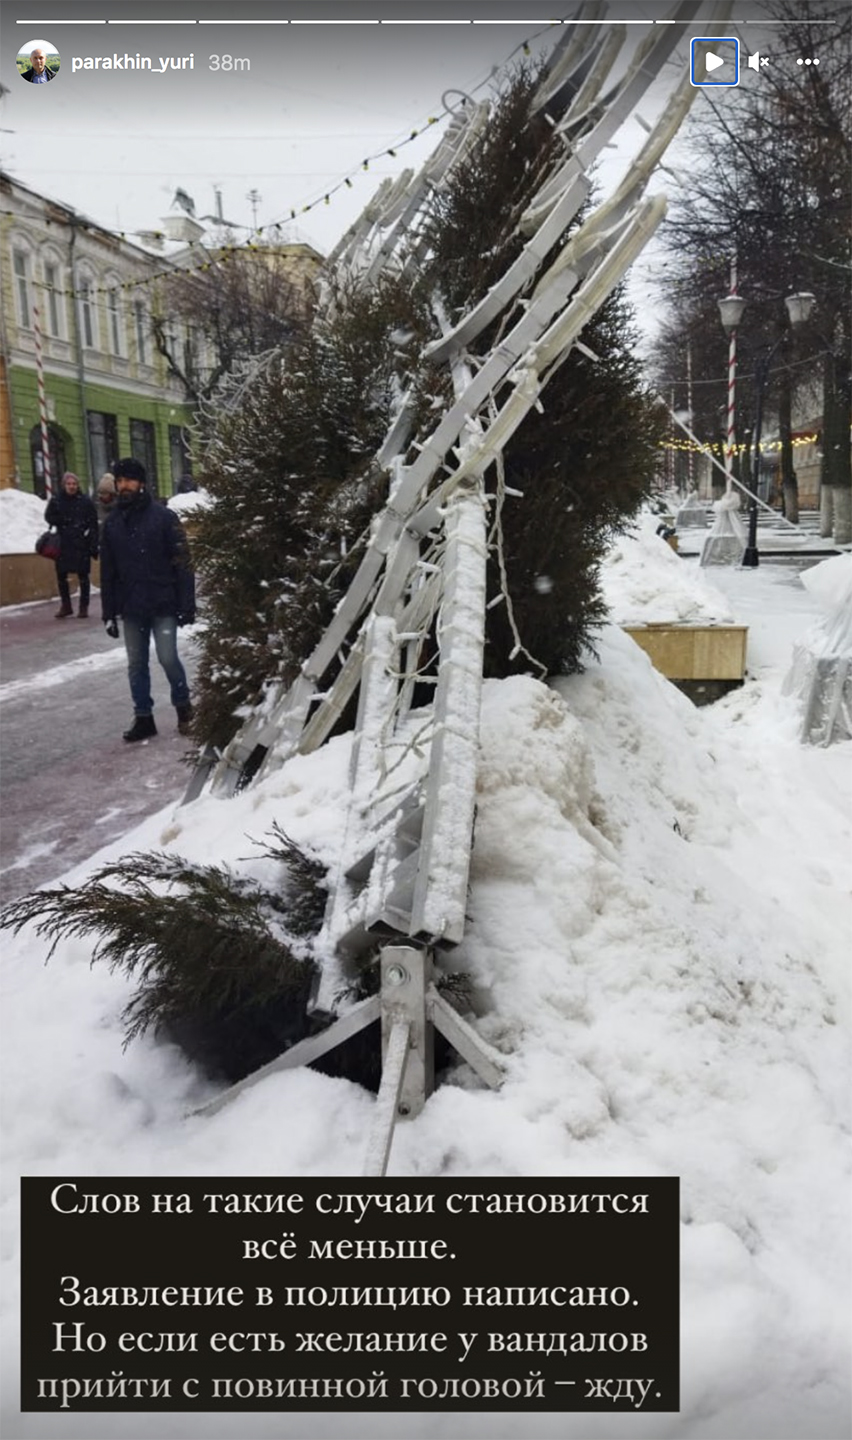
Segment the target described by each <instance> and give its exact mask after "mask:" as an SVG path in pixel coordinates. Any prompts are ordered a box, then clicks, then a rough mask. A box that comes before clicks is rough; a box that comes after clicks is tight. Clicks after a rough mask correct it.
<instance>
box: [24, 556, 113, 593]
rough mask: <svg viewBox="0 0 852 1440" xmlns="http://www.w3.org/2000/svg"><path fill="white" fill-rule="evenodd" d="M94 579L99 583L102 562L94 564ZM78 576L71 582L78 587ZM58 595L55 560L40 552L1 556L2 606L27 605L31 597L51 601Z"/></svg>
mask: <svg viewBox="0 0 852 1440" xmlns="http://www.w3.org/2000/svg"><path fill="white" fill-rule="evenodd" d="M91 581H92V584H93V585H98V584H99V583H100V565H99V563H98V561H97V560H95V561H94V562H93V564H92V570H91ZM76 586H77V580H76V576H75V577H74V578H73V579H72V581H71V587H72V591H74V590H76ZM57 594H58V591H57V588H56V569H55V567H54V564H53V561H52V560H43V559H42V557H41V556H40V555H35V554H33V555H0V605H25V604H26V603H27V602H28V601H32V600H52V599H53V597H54V596H55V595H57Z"/></svg>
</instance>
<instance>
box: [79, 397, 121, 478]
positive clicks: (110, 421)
mask: <svg viewBox="0 0 852 1440" xmlns="http://www.w3.org/2000/svg"><path fill="white" fill-rule="evenodd" d="M86 421H87V424H88V429H89V455H90V456H91V460H92V476H93V478H94V481H95V483H96V484H97V482H98V480H100V478H101V476H102V475H103V474H104V472H105V471H107V470H109V468H110V466H112V465H113V464H114V463H115V461H116V460H117V459H118V420H117V419H116V417H115V415H106V414H104V413H103V411H101V410H88V411H87V412H86Z"/></svg>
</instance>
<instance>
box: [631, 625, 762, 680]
mask: <svg viewBox="0 0 852 1440" xmlns="http://www.w3.org/2000/svg"><path fill="white" fill-rule="evenodd" d="M622 629H623V630H624V632H625V634H627V635H629V636H630V637H631V639H632V640H635V641H636V644H637V645H638V646H639V647H640V648H641V649H642V650H644V651H645V654H646V655H648V656H649V657H650V660H651V664H652V665H653V666H654V669H655V670H659V671H660V673H661V674H662V675H665V676H666V678H667V679H669V680H742V678H743V676H744V674H745V662H746V637H747V635H748V626H747V625H674V624H673V625H667V624H651V625H624V626H622Z"/></svg>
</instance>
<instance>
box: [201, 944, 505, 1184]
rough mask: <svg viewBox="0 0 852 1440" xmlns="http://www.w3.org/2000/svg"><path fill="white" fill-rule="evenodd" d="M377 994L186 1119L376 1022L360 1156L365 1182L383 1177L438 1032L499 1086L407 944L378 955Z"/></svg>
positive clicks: (420, 1102)
mask: <svg viewBox="0 0 852 1440" xmlns="http://www.w3.org/2000/svg"><path fill="white" fill-rule="evenodd" d="M380 966H381V992H380V994H379V995H371V996H370V998H369V999H367V1000H361V1001H360V1002H359V1003H358V1004H356V1005H353V1007H352V1009H351V1010H349V1011H348V1012H347V1014H346V1015H344V1016H342V1017H341V1019H340V1020H336V1021H335V1022H334V1023H333V1024H332V1025H330V1026H329V1027H328V1029H327V1030H324V1031H323V1033H322V1034H321V1035H310V1036H308V1038H307V1039H305V1040H300V1041H299V1042H298V1044H296V1045H293V1046H291V1048H290V1049H289V1050H286V1051H285V1052H284V1054H283V1055H279V1056H278V1058H277V1059H276V1060H271V1061H270V1062H269V1064H268V1065H263V1066H262V1067H261V1068H260V1070H255V1071H254V1073H253V1074H252V1075H247V1076H246V1077H245V1079H244V1080H240V1081H238V1082H237V1084H236V1085H232V1086H231V1088H230V1089H229V1090H226V1091H224V1092H223V1094H221V1095H217V1096H216V1099H215V1100H211V1101H210V1102H209V1103H208V1104H207V1105H202V1106H201V1107H200V1108H199V1109H198V1110H194V1111H193V1112H192V1113H193V1114H194V1115H215V1114H216V1112H217V1111H219V1110H222V1109H223V1108H224V1107H225V1106H226V1105H230V1103H231V1101H232V1100H236V1098H237V1096H238V1095H242V1094H243V1093H244V1092H245V1091H246V1090H250V1089H251V1088H252V1087H253V1086H254V1085H257V1084H258V1083H259V1082H260V1081H261V1080H266V1079H268V1078H269V1076H270V1075H274V1074H276V1073H277V1072H278V1071H280V1070H294V1069H296V1068H297V1067H299V1066H302V1065H310V1064H311V1063H312V1061H314V1060H319V1059H320V1057H321V1056H322V1055H327V1054H328V1052H329V1051H330V1050H334V1049H336V1047H337V1046H338V1045H342V1044H343V1043H344V1041H346V1040H350V1039H351V1038H352V1036H353V1035H357V1034H358V1033H359V1032H360V1031H361V1030H364V1029H366V1027H367V1026H368V1025H372V1024H373V1022H374V1021H375V1020H378V1019H379V1018H381V1022H382V1083H381V1086H380V1088H379V1093H378V1096H377V1099H376V1108H375V1113H374V1117H373V1123H372V1126H371V1128H370V1136H369V1139H368V1142H367V1154H366V1160H365V1164H364V1172H363V1173H364V1174H365V1175H384V1174H385V1173H386V1172H387V1165H388V1157H389V1155H390V1148H391V1144H392V1142H393V1132H394V1126H395V1125H396V1122H397V1120H398V1119H413V1118H414V1117H415V1116H416V1115H419V1114H420V1111H421V1110H422V1109H423V1106H424V1105H425V1104H426V1101H427V1100H428V1098H429V1096H430V1095H431V1094H432V1091H433V1089H434V1086H435V1061H434V1054H435V1030H439V1031H440V1033H441V1034H442V1035H443V1037H444V1039H445V1040H448V1041H449V1043H450V1044H451V1045H452V1046H453V1048H454V1049H455V1050H456V1051H457V1052H458V1054H459V1055H460V1056H461V1057H462V1059H463V1060H466V1061H467V1063H468V1065H470V1067H471V1069H472V1070H474V1071H475V1072H476V1074H477V1075H478V1076H479V1078H480V1080H482V1081H483V1082H484V1083H485V1084H486V1085H488V1086H490V1087H491V1088H492V1089H495V1090H496V1089H497V1088H498V1087H499V1086H500V1085H501V1083H502V1081H503V1073H504V1065H505V1061H504V1059H503V1057H502V1055H500V1053H499V1051H497V1050H495V1049H494V1048H493V1046H491V1045H489V1044H488V1043H487V1042H486V1041H485V1040H483V1039H482V1037H481V1036H479V1035H477V1033H476V1031H475V1030H474V1029H473V1027H472V1026H471V1025H469V1024H468V1023H467V1021H466V1020H463V1019H462V1017H461V1015H458V1014H457V1013H456V1011H455V1010H453V1008H452V1006H451V1005H448V1004H447V1002H446V1000H444V999H443V997H442V996H441V995H439V993H438V991H437V990H436V989H435V986H434V985H433V983H432V956H431V953H430V951H428V950H418V949H415V948H414V947H413V946H410V945H387V946H385V948H384V949H383V950H382V953H381V960H380Z"/></svg>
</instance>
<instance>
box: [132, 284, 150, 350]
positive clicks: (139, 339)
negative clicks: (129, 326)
mask: <svg viewBox="0 0 852 1440" xmlns="http://www.w3.org/2000/svg"><path fill="white" fill-rule="evenodd" d="M133 317H134V321H135V324H136V353H137V355H138V357H139V364H140V365H147V363H148V325H147V317H146V315H145V306H144V305H143V304H142V301H141V300H134V302H133Z"/></svg>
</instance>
